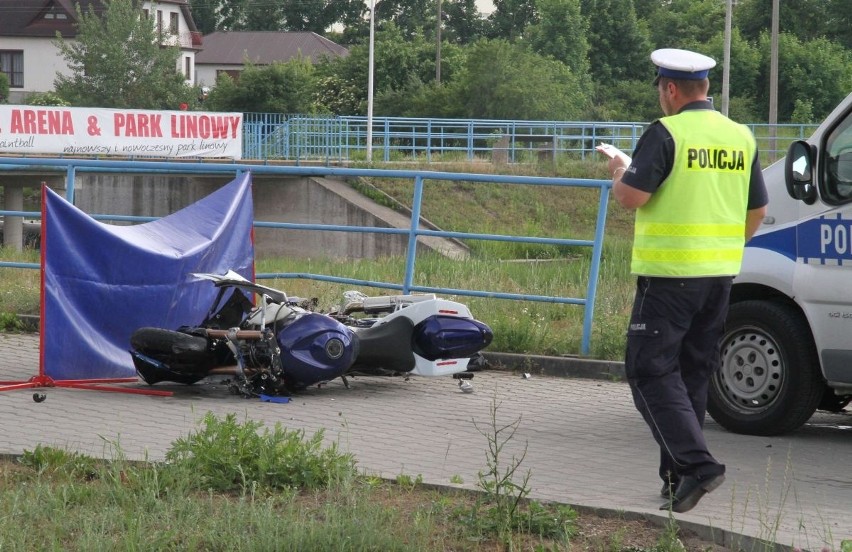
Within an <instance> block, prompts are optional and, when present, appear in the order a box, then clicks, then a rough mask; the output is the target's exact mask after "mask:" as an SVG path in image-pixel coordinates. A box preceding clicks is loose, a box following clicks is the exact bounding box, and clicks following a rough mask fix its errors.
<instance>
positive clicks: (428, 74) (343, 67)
mask: <svg viewBox="0 0 852 552" xmlns="http://www.w3.org/2000/svg"><path fill="white" fill-rule="evenodd" d="M441 48H442V49H441V57H442V60H441V80H442V81H444V82H449V81H450V80H452V79H453V78H454V76H455V75H456V73H458V71H459V68H460V66H461V64H462V54H461V50H460V49H459V48H458V47H455V45H450V44H447V43H444V44H443V45H442V47H441ZM374 58H375V59H374V71H375V73H374V79H373V80H374V83H375V84H374V86H375V92H376V104H377V105H378V103H379V101H378V100H379V97H380V96H381V95H382V94H388V93H390V92H393V91H400V90H403V89H406V88H410V87H412V86H414V83H418V82H419V83H420V84H430V83H432V82H433V81H434V80H435V44H434V43H433V42H431V41H430V40H427V39H426V37H425V36H424V35H423V33H416V34H415V35H414V36H413V37H412V38H411V39H409V40H406V39H405V37H404V36H403V31H402V30H401V29H400V28H399V27H397V26H396V24H394V23H388V24H386V26H385V27H384V28H383V29H382V30H381V31H378V32H377V33H376V37H375V44H374ZM368 59H369V50H368V47H367V45H365V44H359V45H356V46H353V47H352V48H351V49H350V50H349V55H348V56H346V57H345V58H335V59H330V60H327V61H325V62H322V63H320V64H318V65H317V71H318V73H319V76H320V78H321V80H322V81H323V82H324V83H326V84H327V85H333V86H340V87H341V91H342V93H343V94H345V95H346V96H347V97H348V96H349V95H350V94H351V91H352V90H353V88H354V89H357V90H359V91H360V99H359V105H360V106H361V107H360V108H359V110H358V113H359V114H364V113H366V110H367V104H366V101H367V87H366V84H367V70H368ZM329 77H334V78H332V79H329ZM319 94H320V96H321V97H323V98H325V100H324V101H327V102H330V104H346V103H348V100H344V101H341V102H337V101H332V98H334V97H335V92H334V90H323V91H320V92H319ZM326 105H329V104H328V103H327V104H326ZM394 115H398V113H394Z"/></svg>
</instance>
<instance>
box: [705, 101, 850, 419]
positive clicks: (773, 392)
mask: <svg viewBox="0 0 852 552" xmlns="http://www.w3.org/2000/svg"><path fill="white" fill-rule="evenodd" d="M763 174H764V178H765V180H766V185H767V189H768V192H769V205H768V212H767V216H766V218H765V219H764V221H763V224H762V225H761V227H760V229H759V230H758V232H757V234H756V235H755V236H754V238H752V239H751V240H750V241H749V243H748V244H747V246H746V249H745V255H744V259H743V266H742V271H741V273H740V274H739V275H738V276H737V277H736V278H735V279H734V286H733V289H732V291H731V305H730V313H729V316H728V320H727V324H726V330H725V336H724V338H723V340H722V344H721V354H722V368H721V370H720V372H719V373H718V374H717V375H716V376H715V377H714V379H713V381H712V383H711V386H710V399H709V404H708V411H709V413H710V415H711V416H712V417H713V418H714V419H715V420H716V421H717V422H719V423H720V424H721V425H722V426H724V427H726V428H728V429H730V430H732V431H736V432H740V433H750V434H758V435H772V434H778V433H783V432H786V431H791V430H794V429H796V428H798V427H799V426H801V425H802V424H804V423H805V422H806V421H807V420H808V419H809V418H810V417H811V415H813V413H814V411H815V410H816V409H817V408H820V409H825V410H830V411H840V410H842V409H843V408H844V407H845V406H846V405H847V404H848V403H849V402H850V399H852V292H850V289H852V94H850V95H849V96H848V97H847V98H846V99H845V100H844V101H843V102H841V104H840V105H839V106H838V107H837V108H836V109H835V110H834V111H833V112H832V113H831V115H829V116H828V118H827V119H826V120H825V121H824V122H823V123H822V124H821V125H820V126H819V128H818V129H817V130H816V131H815V132H814V134H813V136H811V138H810V139H808V140H807V142H803V141H800V142H795V143H793V144H792V145H791V146H790V150H789V152H788V155H787V157H786V158H785V159H782V160H780V161H778V162H777V163H775V164H773V165H772V166H770V167H768V168H767V169H765V170H764V173H763Z"/></svg>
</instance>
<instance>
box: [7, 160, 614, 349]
mask: <svg viewBox="0 0 852 552" xmlns="http://www.w3.org/2000/svg"><path fill="white" fill-rule="evenodd" d="M16 170H17V171H20V170H27V171H28V172H32V171H45V172H61V171H65V173H66V198H67V199H68V200H69V201H70V202H72V203H73V198H74V178H75V175H76V174H77V173H79V172H123V173H128V172H133V173H142V174H144V173H159V174H163V173H166V174H168V173H180V174H188V173H189V174H208V175H210V174H218V175H223V174H235V173H236V174H240V173H242V172H246V171H249V172H252V173H254V174H259V175H281V176H332V177H335V176H336V177H370V178H396V179H412V180H413V181H414V195H413V198H412V209H411V211H412V216H411V225H410V227H409V228H407V229H403V228H377V227H366V226H340V225H328V224H300V223H280V222H264V221H255V222H254V226H255V227H264V228H281V229H297V230H315V231H331V232H370V233H387V234H407V235H408V249H407V253H406V259H405V274H404V277H403V282H402V283H401V284H398V283H392V282H378V281H372V280H360V279H353V278H341V277H333V276H326V275H319V274H307V273H260V274H257V275H256V277H257V278H258V279H270V278H303V279H311V280H321V281H328V282H335V283H345V284H351V285H361V286H367V287H378V288H384V289H394V290H399V291H401V292H402V293H404V294H405V293H410V292H425V293H440V294H453V295H459V296H471V297H487V298H495V299H508V300H523V301H540V302H550V303H559V304H572V305H580V306H582V307H583V309H584V310H583V336H582V342H581V353H582V354H584V355H588V354H589V350H590V335H591V328H592V319H593V314H594V304H595V297H596V294H597V282H598V275H599V270H600V260H601V250H602V246H603V238H604V227H605V223H606V214H607V201H608V199H609V190H610V185H611V182H610V181H609V180H588V179H572V178H547V177H531V176H506V175H491V174H472V173H448V172H433V171H414V170H409V171H406V170H381V169H347V168H332V167H280V166H269V165H247V164H238V163H178V162H151V161H148V162H146V161H103V160H82V159H76V160H70V159H34V158H0V171H16ZM430 180H440V181H465V182H482V183H493V184H500V185H529V186H560V187H574V188H597V189H599V190H600V197H599V203H598V212H597V216H596V221H595V232H594V239H592V240H578V239H561V238H544V237H536V236H505V235H497V234H477V233H466V232H451V231H439V230H427V229H420V228H418V226H419V225H418V222H419V220H420V207H421V203H422V199H423V188H424V182H425V181H430ZM0 215H2V216H3V217H4V219H5V220H7V221H8V217H26V218H41V213H40V212H32V211H2V210H0ZM93 216H94V218H96V219H98V220H106V221H124V222H147V221H150V220H154V219H153V218H152V217H136V216H118V215H110V214H97V215H93ZM419 236H435V237H442V238H456V239H471V240H496V241H506V242H526V243H547V244H553V245H567V246H584V247H589V248H591V251H592V253H591V262H590V265H589V274H588V282H587V285H586V296H585V297H579V298H577V297H555V296H546V295H531V294H519V293H503V292H499V291H482V290H469V289H453V288H442V287H432V286H423V285H416V284H415V283H414V273H415V272H414V271H415V263H416V252H417V248H416V247H415V244H416V241H417V238H418V237H419ZM0 267H6V268H28V269H39V268H40V265H39V264H37V263H17V262H3V261H0Z"/></svg>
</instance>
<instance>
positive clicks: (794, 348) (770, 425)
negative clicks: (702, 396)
mask: <svg viewBox="0 0 852 552" xmlns="http://www.w3.org/2000/svg"><path fill="white" fill-rule="evenodd" d="M721 356H722V366H721V368H720V370H719V371H718V372H717V373H716V374H714V375H713V377H712V378H711V380H710V390H709V396H708V402H707V412H708V413H709V414H710V416H712V417H713V419H714V420H716V422H718V423H719V425H721V426H722V427H724V428H726V429H728V430H730V431H733V432H734V433H745V434H748V435H778V434H781V433H786V432H789V431H793V430H795V429H797V428H799V427H801V426H802V425H803V424H804V423H805V422H806V421H808V419H809V418H810V417H811V416H812V415H813V413H814V412H815V411H816V408H817V405H819V403H820V400H821V399H822V396H823V390H824V389H825V382H824V381H823V379H822V375H821V373H820V369H819V361H818V358H817V353H816V347H815V346H814V343H813V339H812V337H811V330H810V328H809V327H808V324H807V322H806V321H805V319H804V317H803V316H802V314H801V313H800V312H799V311H798V310H797V309H796V308H795V307H793V306H791V305H788V304H785V303H781V302H775V301H742V302H740V303H734V304H732V305H731V307H730V310H729V312H728V318H727V321H726V322H725V332H724V336H723V338H722V342H721Z"/></svg>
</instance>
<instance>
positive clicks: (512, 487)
mask: <svg viewBox="0 0 852 552" xmlns="http://www.w3.org/2000/svg"><path fill="white" fill-rule="evenodd" d="M499 406H500V405H499V403H498V402H497V400H496V399H494V400H492V403H491V407H490V416H489V421H488V424H487V425H486V426H483V427H480V425H479V424H477V422H476V421H475V420H474V422H473V423H474V425H475V426H476V428H477V431H479V432H480V433H481V434H482V435H483V437H485V439H486V441H487V443H488V450H487V452H486V465H487V469H486V471H484V472H479V475H478V479H479V480H478V483H477V486H478V487H479V488H480V489H481V490H482V491H483V496H482V498H481V499H479V500H477V501H476V503H475V504H474V505H473V506H472V507H471V508H470V509H468V510H465V511H462V512H460V513H459V515H460V518H461V519H462V520H463V521H464V522H466V523H467V524H468V526H469V527H471V528H472V529H474V530H475V531H478V532H480V533H482V534H485V535H496V536H497V538H498V539H499V540H501V541H502V542H504V543H506V544H507V546H509V548H510V549H513V548H514V544H513V539H512V536H513V535H515V534H517V533H523V534H531V535H537V536H539V537H545V538H548V539H555V540H556V541H557V542H565V543H567V542H568V540H569V539H570V537H571V536H573V535H574V534H575V533H576V527H575V525H574V522H575V520H576V518H577V512H576V511H575V510H574V509H573V508H571V507H570V506H565V505H543V504H541V503H539V502H537V501H528V500H526V498H527V496H528V495H529V493H530V487H529V479H530V476H531V472H530V471H529V470H528V471H527V472H526V473H524V474H523V475H522V479H521V481H520V482H518V481H516V479H515V477H516V475H520V474H521V472H520V471H519V470H520V466H521V463H522V462H523V460H524V458H525V456H526V452H527V448H526V445H525V446H524V450H523V453H522V454H521V455H520V457H518V456H515V455H512V456H511V458H510V459H509V460H508V461H506V460H505V454H504V447H505V446H506V445H507V444H508V443H509V442H510V441H511V440H512V439H513V438H514V436H515V432H516V431H517V429H518V426H519V425H520V422H521V419H520V417H519V418H518V419H516V420H515V421H513V422H511V423H509V424H500V423H499V422H498V420H497V411H498V409H499Z"/></svg>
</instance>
